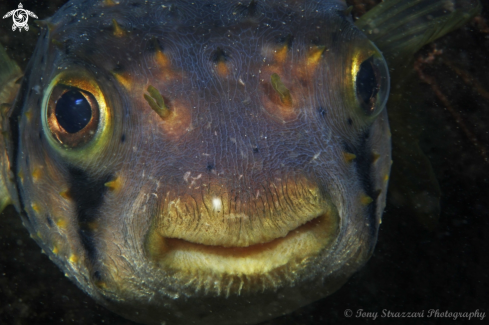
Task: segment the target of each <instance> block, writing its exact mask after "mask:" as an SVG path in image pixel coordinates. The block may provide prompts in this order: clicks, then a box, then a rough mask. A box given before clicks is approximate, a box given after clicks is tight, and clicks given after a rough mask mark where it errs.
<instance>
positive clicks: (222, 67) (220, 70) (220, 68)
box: [216, 62, 229, 77]
mask: <svg viewBox="0 0 489 325" xmlns="http://www.w3.org/2000/svg"><path fill="white" fill-rule="evenodd" d="M216 71H217V74H218V75H219V76H221V77H226V76H227V75H228V74H229V68H228V66H227V64H226V63H225V62H219V63H217V64H216Z"/></svg>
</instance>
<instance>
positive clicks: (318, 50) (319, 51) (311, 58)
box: [307, 45, 326, 66]
mask: <svg viewBox="0 0 489 325" xmlns="http://www.w3.org/2000/svg"><path fill="white" fill-rule="evenodd" d="M324 51H326V46H323V45H321V46H316V47H315V48H312V49H311V50H309V54H308V57H307V65H308V66H311V65H312V66H316V65H317V64H318V62H319V60H321V57H322V55H323V53H324Z"/></svg>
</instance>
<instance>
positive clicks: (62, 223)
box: [55, 218, 68, 229]
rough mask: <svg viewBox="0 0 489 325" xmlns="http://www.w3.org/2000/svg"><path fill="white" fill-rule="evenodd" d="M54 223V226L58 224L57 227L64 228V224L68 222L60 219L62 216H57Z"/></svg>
mask: <svg viewBox="0 0 489 325" xmlns="http://www.w3.org/2000/svg"><path fill="white" fill-rule="evenodd" d="M55 223H56V226H58V228H61V229H65V228H66V225H67V224H68V223H67V222H66V220H64V219H62V218H59V219H57V220H56V221H55Z"/></svg>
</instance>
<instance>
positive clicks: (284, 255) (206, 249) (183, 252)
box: [147, 211, 340, 278]
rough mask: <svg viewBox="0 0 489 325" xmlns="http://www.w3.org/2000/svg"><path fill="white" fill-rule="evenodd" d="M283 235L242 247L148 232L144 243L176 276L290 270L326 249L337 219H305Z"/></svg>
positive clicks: (331, 216) (324, 216)
mask: <svg viewBox="0 0 489 325" xmlns="http://www.w3.org/2000/svg"><path fill="white" fill-rule="evenodd" d="M308 219H309V220H307V221H306V222H305V223H303V224H301V225H300V226H299V227H296V228H294V229H292V230H290V231H289V232H288V233H287V234H286V235H285V236H283V237H279V238H275V239H273V240H270V241H268V242H266V243H257V244H253V245H248V246H246V247H239V246H234V247H224V246H219V245H205V244H199V243H193V242H190V241H187V240H184V239H180V238H169V237H163V236H161V235H160V234H159V233H158V232H157V231H153V232H152V237H151V236H150V237H151V239H150V240H149V241H148V242H147V243H150V244H149V245H147V247H148V252H149V253H150V258H151V259H152V260H153V261H154V262H156V264H157V265H158V266H159V267H160V268H162V269H165V270H169V271H170V270H171V271H176V272H175V274H178V276H179V277H185V276H187V277H190V278H191V277H195V276H196V274H198V275H199V276H198V277H201V276H203V275H204V274H208V275H209V274H211V275H212V276H213V277H214V276H216V275H219V276H221V277H222V276H243V275H244V276H253V277H260V276H263V275H266V274H271V273H273V272H275V271H274V270H278V269H283V268H284V267H285V268H286V269H287V270H288V271H287V272H290V271H291V270H293V269H297V268H300V266H301V264H303V263H304V261H305V260H306V259H308V258H311V257H315V256H317V255H319V254H320V253H321V252H323V251H324V250H325V249H328V248H330V247H331V246H332V245H333V243H334V242H335V241H336V239H337V238H338V233H339V229H340V218H339V215H338V213H335V212H333V211H329V212H325V213H322V214H320V215H315V216H312V217H309V218H308Z"/></svg>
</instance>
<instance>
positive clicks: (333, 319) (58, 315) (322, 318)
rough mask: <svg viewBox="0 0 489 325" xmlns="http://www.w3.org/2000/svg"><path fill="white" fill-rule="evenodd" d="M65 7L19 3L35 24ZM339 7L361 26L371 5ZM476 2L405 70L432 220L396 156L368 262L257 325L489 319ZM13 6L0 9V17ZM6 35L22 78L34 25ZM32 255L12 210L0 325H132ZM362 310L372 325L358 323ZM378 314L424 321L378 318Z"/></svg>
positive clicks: (488, 99)
mask: <svg viewBox="0 0 489 325" xmlns="http://www.w3.org/2000/svg"><path fill="white" fill-rule="evenodd" d="M65 2H66V1H62V0H50V1H28V0H26V1H23V2H22V3H23V5H24V8H25V9H28V10H30V11H33V12H34V13H35V14H36V15H37V16H38V17H39V19H45V18H47V17H49V16H51V15H52V14H54V12H56V11H57V9H58V8H59V7H60V6H62V5H63V4H64V3H65ZM347 2H348V3H349V4H350V5H353V16H354V17H359V16H361V15H362V14H363V13H364V12H365V11H366V10H368V9H370V8H371V7H372V6H374V5H375V4H376V3H377V2H379V1H374V0H366V1H361V0H351V1H347ZM481 2H482V5H483V11H482V14H481V15H480V16H477V17H476V18H475V19H473V20H472V21H471V22H470V23H468V24H467V25H466V26H464V27H462V28H461V29H460V30H458V31H455V32H453V33H451V34H448V35H446V36H445V37H443V38H441V39H439V40H437V41H436V42H435V43H434V44H430V45H427V46H425V47H424V48H423V49H422V50H421V51H420V52H419V53H417V54H416V60H415V61H414V62H413V64H412V65H413V67H412V69H413V74H414V75H415V78H413V82H414V83H415V87H413V89H415V91H413V90H412V89H411V90H410V91H411V93H410V95H411V96H413V102H415V103H416V105H413V107H411V109H412V110H415V111H416V114H417V115H419V116H418V118H417V120H416V123H415V125H413V126H412V127H414V128H418V129H419V131H420V138H419V143H420V146H421V148H422V150H423V151H424V153H425V154H426V156H427V157H428V158H429V161H430V162H431V165H432V167H433V173H434V176H435V177H436V179H437V180H438V183H439V186H440V191H441V199H440V215H439V216H438V217H437V216H436V213H435V214H433V213H432V211H433V206H432V204H433V202H429V201H426V200H425V199H424V196H423V195H422V193H421V192H420V193H419V195H418V196H417V194H418V193H417V192H416V190H414V188H416V186H414V187H413V186H410V185H409V184H406V182H408V180H409V179H410V178H412V179H416V176H417V175H419V174H420V173H419V170H418V171H416V170H412V171H411V173H409V170H408V171H407V172H406V170H404V169H402V170H401V169H397V170H396V168H400V167H397V166H401V165H402V163H401V162H399V161H396V156H395V152H394V164H393V167H392V168H393V173H392V178H391V181H390V182H391V183H390V184H391V185H390V190H389V196H388V201H387V207H386V209H385V212H384V216H383V223H382V225H381V226H380V231H379V239H378V243H377V247H376V249H375V252H374V254H373V256H372V258H371V259H370V260H369V261H368V262H367V264H366V265H365V266H364V267H363V268H361V269H360V270H359V271H358V272H357V273H356V274H355V275H353V276H352V278H351V279H350V280H349V281H348V282H347V283H346V284H345V285H344V286H343V287H342V288H341V289H339V290H338V291H337V292H336V293H334V294H333V295H331V296H329V297H326V298H324V299H321V300H319V301H317V302H315V303H313V304H310V305H308V306H306V307H304V308H301V309H299V310H297V311H296V312H294V313H292V314H290V315H287V316H283V317H281V318H277V319H274V320H272V321H269V322H266V324H268V325H272V324H273V325H279V324H280V325H285V324H287V325H288V324H302V325H306V324H308V325H309V324H310V325H313V324H314V325H315V324H352V323H353V324H354V323H373V322H375V323H396V324H405V323H406V324H407V323H409V324H414V323H416V324H440V323H445V322H446V323H458V322H460V321H461V319H457V320H456V321H454V320H453V319H452V318H450V317H438V318H435V317H427V315H428V313H429V310H438V311H439V312H446V311H448V312H475V311H476V310H478V311H479V312H485V313H486V314H487V313H489V272H488V269H489V268H488V266H487V265H489V263H488V259H489V241H488V238H489V227H488V224H489V160H488V157H489V152H488V150H489V9H488V7H489V3H488V1H487V0H482V1H481ZM17 6H18V2H16V1H5V0H1V1H0V16H3V15H4V14H5V13H6V12H8V11H10V10H13V9H16V8H17ZM11 26H12V20H11V19H2V20H0V43H1V44H2V45H3V46H4V47H6V49H7V52H8V53H9V55H10V56H11V57H12V58H13V59H14V60H16V61H17V62H18V64H19V65H20V66H21V68H25V66H26V65H27V62H28V60H29V58H30V56H31V53H32V52H33V50H34V47H35V44H36V42H37V37H38V35H39V32H40V30H39V28H38V27H37V26H36V25H35V24H34V22H33V19H32V18H31V20H30V21H29V26H30V30H29V31H28V32H26V31H23V32H20V33H19V32H18V31H16V32H13V31H12V27H11ZM394 86H395V85H393V87H394ZM400 91H402V89H401V90H400ZM415 99H416V100H415ZM387 109H389V104H387ZM393 127H394V126H393ZM394 141H395V140H394ZM394 150H395V146H394ZM404 158H405V159H406V160H409V157H397V159H404ZM407 197H409V198H411V199H410V200H408V199H406V198H407ZM416 197H418V198H419V200H418V201H416V199H414V201H413V199H412V198H416ZM430 204H431V205H430ZM435 210H436V209H435ZM423 211H424V212H425V213H423ZM427 211H428V212H427ZM40 251H41V250H40V248H39V247H38V246H37V244H36V243H35V242H34V241H33V240H31V239H30V238H29V234H28V232H27V230H26V229H25V228H24V227H23V226H22V223H21V220H20V217H19V216H18V215H17V213H16V212H15V210H14V209H13V207H9V208H7V209H6V210H5V211H4V212H3V213H2V214H0V324H53V325H55V324H122V325H129V324H134V323H133V322H130V321H128V320H126V319H123V318H121V317H119V316H117V315H116V314H114V313H112V312H110V311H108V310H106V309H105V308H103V307H101V306H99V305H97V304H96V303H95V302H94V301H93V300H92V299H91V298H89V297H88V296H87V295H85V294H84V293H83V292H82V291H81V290H79V289H78V288H77V287H76V286H75V285H74V284H73V283H72V282H71V281H70V280H68V279H67V278H65V277H64V275H63V274H62V272H61V271H60V270H59V269H58V268H57V267H56V265H54V264H53V263H52V262H51V261H50V260H49V259H48V258H47V256H46V255H44V254H41V252H40ZM347 309H349V310H351V311H352V312H353V316H351V317H346V316H345V310H347ZM360 309H362V310H363V311H364V312H371V313H374V312H377V313H378V318H377V319H375V320H374V319H373V317H356V316H357V313H358V311H359V310H360ZM383 310H386V311H391V312H422V311H424V315H425V317H424V318H415V319H409V318H395V319H394V318H382V317H381V313H382V311H383ZM488 318H489V315H486V318H485V320H484V321H486V320H487V319H488ZM464 320H466V319H464ZM484 321H481V320H480V318H475V319H472V320H471V322H476V323H477V322H480V323H482V322H484Z"/></svg>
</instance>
